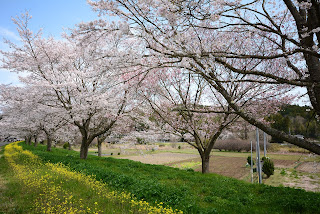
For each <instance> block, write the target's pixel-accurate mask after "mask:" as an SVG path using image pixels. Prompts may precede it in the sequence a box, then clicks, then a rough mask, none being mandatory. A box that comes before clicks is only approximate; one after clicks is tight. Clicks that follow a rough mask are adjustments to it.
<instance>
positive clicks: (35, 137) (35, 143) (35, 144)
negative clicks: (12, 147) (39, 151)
mask: <svg viewBox="0 0 320 214" xmlns="http://www.w3.org/2000/svg"><path fill="white" fill-rule="evenodd" d="M37 145H38V137H37V136H36V135H35V136H34V146H35V147H36V146H37Z"/></svg>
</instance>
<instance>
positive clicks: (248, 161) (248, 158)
mask: <svg viewBox="0 0 320 214" xmlns="http://www.w3.org/2000/svg"><path fill="white" fill-rule="evenodd" d="M247 163H248V164H249V165H251V156H248V157H247ZM252 165H254V160H252Z"/></svg>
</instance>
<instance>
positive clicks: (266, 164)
mask: <svg viewBox="0 0 320 214" xmlns="http://www.w3.org/2000/svg"><path fill="white" fill-rule="evenodd" d="M262 161H263V166H262V172H264V174H266V175H267V177H268V178H269V177H270V176H271V175H273V174H274V164H273V162H272V161H271V160H270V158H268V157H267V158H266V157H263V158H262Z"/></svg>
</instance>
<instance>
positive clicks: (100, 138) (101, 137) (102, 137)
mask: <svg viewBox="0 0 320 214" xmlns="http://www.w3.org/2000/svg"><path fill="white" fill-rule="evenodd" d="M106 138H107V136H104V135H99V136H98V137H97V141H98V156H99V157H101V156H102V143H103V141H104V140H105V139H106Z"/></svg>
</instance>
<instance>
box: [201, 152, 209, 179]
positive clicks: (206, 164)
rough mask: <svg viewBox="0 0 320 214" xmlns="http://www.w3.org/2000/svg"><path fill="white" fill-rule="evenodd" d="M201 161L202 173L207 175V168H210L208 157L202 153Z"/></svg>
mask: <svg viewBox="0 0 320 214" xmlns="http://www.w3.org/2000/svg"><path fill="white" fill-rule="evenodd" d="M201 160H202V173H203V174H205V173H209V169H210V168H209V167H210V164H209V163H210V155H208V154H206V153H204V154H203V155H201Z"/></svg>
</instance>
